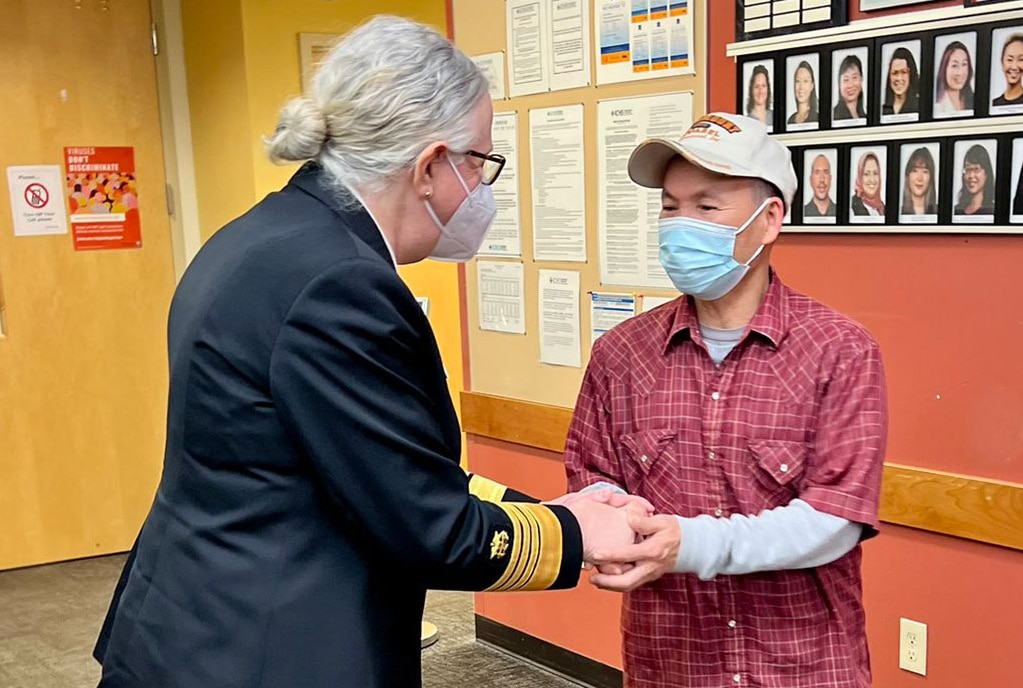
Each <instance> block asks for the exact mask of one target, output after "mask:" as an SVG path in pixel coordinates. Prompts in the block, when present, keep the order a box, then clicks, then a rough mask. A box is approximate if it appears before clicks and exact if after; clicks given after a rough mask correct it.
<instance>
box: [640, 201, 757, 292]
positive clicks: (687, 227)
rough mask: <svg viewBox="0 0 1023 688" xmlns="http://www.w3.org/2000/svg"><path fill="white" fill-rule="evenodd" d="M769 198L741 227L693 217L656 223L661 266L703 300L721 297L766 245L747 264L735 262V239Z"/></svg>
mask: <svg viewBox="0 0 1023 688" xmlns="http://www.w3.org/2000/svg"><path fill="white" fill-rule="evenodd" d="M770 202H771V199H766V200H765V201H764V202H763V203H761V204H760V207H758V208H757V209H756V211H755V212H754V213H753V215H751V216H750V218H749V219H748V220H746V221H745V222H744V223H742V225H741V226H740V227H730V226H728V225H719V224H717V223H715V222H706V221H704V220H697V219H695V218H692V217H666V218H664V219H662V220H660V221H659V222H658V223H657V229H658V235H659V240H660V245H661V252H660V257H661V265H662V266H664V271H665V272H667V273H668V277H669V278H670V279H671V281H672V283H673V284H674V285H675V287H676V288H677V289H678V290H679V291H681V292H682V293H684V294H690V295H692V296H693V297H695V298H697V299H700V300H701V301H714V300H715V299H720V298H721V297H722V296H724V295H725V294H727V293H728V292H730V291H732V289H735V285H737V284H738V283H739V282H740V281H742V278H743V277H744V276H745V275H746V272H747V271H748V270H749V266H750V263H752V262H753V261H754V260H756V258H757V256H759V255H760V252H761V251H763V250H764V245H763V244H761V245H760V247H759V248H758V249H757V250H756V251H755V252H754V253H753V255H752V256H750V259H749V260H747V261H746V262H745V263H737V262H736V261H735V257H734V256H735V240H736V238H737V237H738V236H739V235H740V234H742V233H743V232H744V231H746V229H747V228H748V227H749V226H750V225H751V224H753V221H754V220H756V219H757V217H759V216H760V213H762V212H764V208H766V207H767V205H768V204H769V203H770Z"/></svg>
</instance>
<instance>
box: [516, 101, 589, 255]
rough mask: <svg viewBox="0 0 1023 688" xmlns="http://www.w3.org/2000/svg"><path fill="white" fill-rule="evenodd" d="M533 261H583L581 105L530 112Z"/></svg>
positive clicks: (584, 211)
mask: <svg viewBox="0 0 1023 688" xmlns="http://www.w3.org/2000/svg"><path fill="white" fill-rule="evenodd" d="M529 141H530V151H531V155H532V165H531V168H532V169H531V178H532V186H533V257H534V259H535V260H557V261H575V262H583V261H585V260H586V191H585V168H584V164H583V163H584V160H583V106H582V105H566V106H563V107H555V108H544V109H539V110H530V111H529Z"/></svg>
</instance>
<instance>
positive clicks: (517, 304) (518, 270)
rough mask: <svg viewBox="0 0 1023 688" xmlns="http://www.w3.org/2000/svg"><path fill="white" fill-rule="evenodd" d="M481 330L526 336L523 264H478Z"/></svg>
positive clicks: (483, 261) (491, 262) (487, 262)
mask: <svg viewBox="0 0 1023 688" xmlns="http://www.w3.org/2000/svg"><path fill="white" fill-rule="evenodd" d="M476 275H477V279H478V287H479V308H480V313H479V316H480V329H483V330H491V331H494V332H509V333H512V334H525V333H526V313H525V310H526V309H525V302H524V295H523V291H524V290H523V270H522V263H501V262H497V261H485V260H481V261H479V262H478V263H477V265H476Z"/></svg>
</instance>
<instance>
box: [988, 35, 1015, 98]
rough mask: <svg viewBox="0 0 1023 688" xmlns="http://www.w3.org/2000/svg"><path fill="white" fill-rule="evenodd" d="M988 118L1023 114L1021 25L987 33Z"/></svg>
mask: <svg viewBox="0 0 1023 688" xmlns="http://www.w3.org/2000/svg"><path fill="white" fill-rule="evenodd" d="M989 93H990V94H991V107H990V109H989V110H988V112H990V113H991V114H992V115H1018V114H1023V25H1020V26H1007V27H1001V28H997V29H995V30H993V31H992V32H991V90H990V91H989Z"/></svg>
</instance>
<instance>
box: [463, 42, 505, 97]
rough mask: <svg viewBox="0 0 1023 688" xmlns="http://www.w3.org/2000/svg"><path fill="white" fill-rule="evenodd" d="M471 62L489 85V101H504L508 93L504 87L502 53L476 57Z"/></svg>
mask: <svg viewBox="0 0 1023 688" xmlns="http://www.w3.org/2000/svg"><path fill="white" fill-rule="evenodd" d="M472 61H473V62H475V63H476V66H477V67H479V68H480V71H481V72H483V76H485V77H487V83H488V84H490V98H491V100H504V99H505V98H507V97H508V93H507V91H506V89H505V86H504V53H503V52H496V53H487V54H486V55H476V56H475V57H474V58H472Z"/></svg>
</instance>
